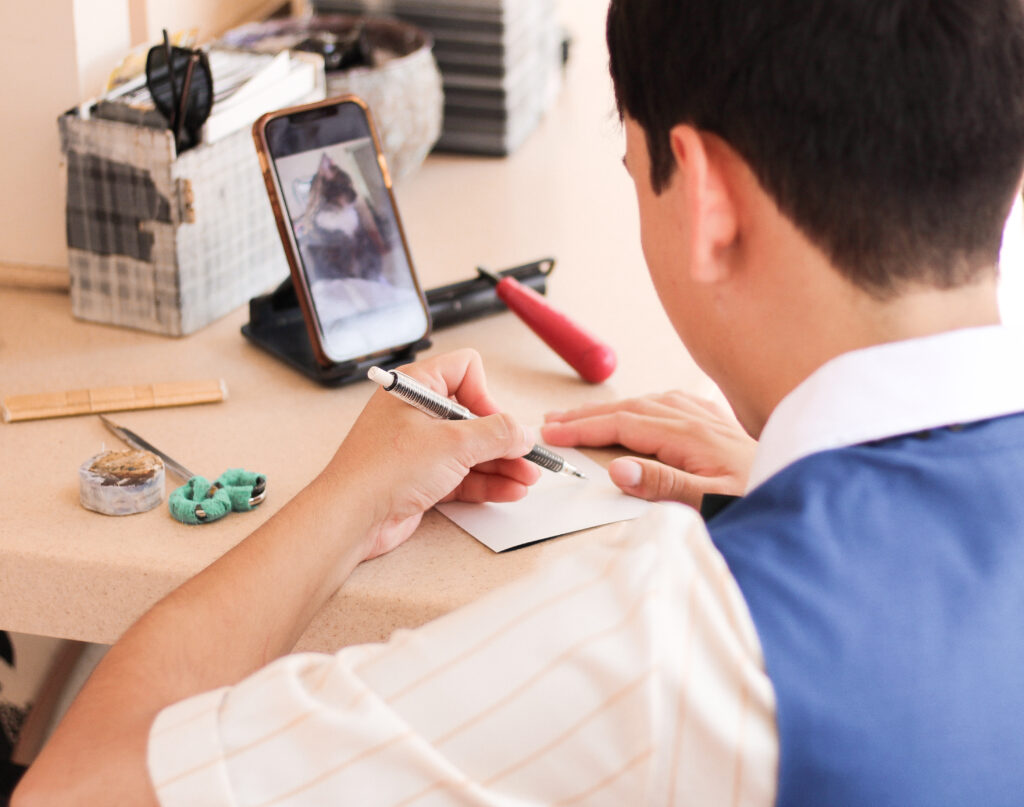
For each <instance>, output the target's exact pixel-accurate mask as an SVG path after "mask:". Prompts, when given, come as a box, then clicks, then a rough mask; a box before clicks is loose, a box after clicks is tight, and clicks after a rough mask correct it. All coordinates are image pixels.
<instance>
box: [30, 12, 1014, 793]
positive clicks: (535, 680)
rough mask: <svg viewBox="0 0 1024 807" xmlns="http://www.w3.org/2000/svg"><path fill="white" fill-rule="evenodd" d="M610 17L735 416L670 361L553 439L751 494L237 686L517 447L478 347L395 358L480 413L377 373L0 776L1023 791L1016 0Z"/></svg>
mask: <svg viewBox="0 0 1024 807" xmlns="http://www.w3.org/2000/svg"><path fill="white" fill-rule="evenodd" d="M608 39H609V47H610V51H611V68H612V75H613V79H614V82H615V88H616V94H617V98H618V101H619V105H620V110H621V112H622V114H623V117H624V122H625V128H626V139H627V153H626V167H627V169H628V170H629V172H630V174H631V176H632V178H633V180H634V182H635V185H636V192H637V197H638V200H639V207H640V217H641V229H642V237H643V246H644V252H645V256H646V258H647V261H648V264H649V267H650V271H651V276H652V278H653V280H654V283H655V286H656V287H657V290H658V293H659V295H660V297H661V299H662V301H663V303H664V306H665V310H666V311H667V312H668V315H669V316H670V318H671V319H672V321H673V323H674V325H675V327H676V329H677V330H678V332H679V335H680V337H681V338H682V339H683V341H684V342H685V343H686V346H687V348H688V349H689V350H690V352H691V353H692V355H693V356H694V357H695V359H696V360H697V361H698V362H699V363H700V364H701V366H702V367H703V368H704V369H705V370H706V371H707V372H708V373H709V374H710V375H711V376H712V378H714V379H715V381H716V382H717V383H718V384H719V385H720V387H721V388H722V390H723V392H724V393H725V395H726V397H727V398H728V400H729V402H730V404H731V405H732V407H733V409H734V411H735V413H736V415H737V417H738V418H739V420H740V422H741V423H742V424H743V426H744V428H745V429H746V431H747V432H749V434H751V435H754V436H756V437H759V438H760V440H759V443H758V444H757V445H756V447H755V445H754V443H753V442H752V440H751V439H750V438H749V437H746V436H744V435H743V434H741V433H740V432H739V431H738V430H737V429H736V428H735V427H734V426H732V425H731V422H730V420H729V419H728V418H726V417H725V416H723V415H720V414H719V413H717V411H716V410H715V409H714V408H713V407H710V406H708V405H706V404H704V403H702V402H699V401H695V400H694V399H691V398H689V397H687V396H685V395H682V394H678V393H676V394H669V395H666V396H658V397H653V398H648V399H641V400H636V401H627V402H623V403H620V404H617V405H611V406H607V407H593V408H589V409H584V410H579V411H576V412H569V413H562V414H557V415H553V416H552V417H551V418H550V422H549V423H548V425H547V426H546V428H545V432H544V436H545V438H546V439H548V440H549V441H551V442H555V443H562V444H572V443H579V444H590V445H594V444H603V443H611V442H618V443H621V444H624V445H626V446H628V447H630V448H632V449H634V450H637V451H640V452H643V453H647V454H656V455H657V456H658V457H659V459H660V460H661V462H657V461H654V460H649V459H641V458H637V459H629V458H626V459H620V460H617V461H615V462H614V463H613V466H612V475H613V478H614V479H615V480H616V481H617V483H618V484H620V485H621V486H622V487H623V488H624V489H626V490H627V491H630V492H633V493H635V494H637V495H642V496H647V497H651V498H670V499H678V500H682V501H688V502H690V503H693V504H696V503H697V502H698V501H699V500H700V499H701V497H702V494H704V493H705V492H708V491H710V492H719V493H743V492H745V493H746V495H745V496H744V497H743V498H742V499H740V500H739V501H736V502H734V503H732V504H731V505H730V506H728V507H727V508H726V509H724V511H722V512H720V513H718V514H717V515H715V516H713V517H711V518H710V520H709V522H708V527H709V528H710V531H711V536H710V537H709V536H708V533H707V532H706V531H705V529H704V527H703V524H702V523H701V522H700V520H699V519H698V518H697V516H696V515H695V514H694V513H693V511H691V510H687V509H685V508H682V507H679V506H676V505H664V506H661V507H658V508H654V510H653V511H652V513H651V515H650V516H648V517H645V518H644V519H641V520H640V521H638V522H635V523H634V524H632V525H630V526H629V528H627V529H626V530H625V531H624V533H623V535H622V537H621V538H619V539H618V540H616V541H612V542H606V543H601V544H595V545H588V546H585V547H581V548H580V550H579V552H578V553H577V554H576V555H574V556H573V557H571V558H569V559H568V560H567V561H566V562H565V563H564V564H562V565H560V566H559V567H557V568H555V569H549V570H547V571H545V572H544V573H543V574H542V575H539V576H537V577H535V578H532V579H530V580H528V581H525V582H524V583H522V584H519V585H516V586H513V587H511V588H509V589H504V590H502V591H500V592H496V593H495V594H494V595H492V596H489V597H487V598H485V599H484V600H482V601H481V602H479V603H476V604H474V605H473V606H471V607H468V608H465V609H462V610H460V611H458V612H456V613H454V614H452V615H450V616H448V617H445V618H443V619H441V620H438V621H436V622H434V623H431V624H430V625H428V626H426V627H425V628H423V629H421V630H419V631H416V632H412V633H407V634H403V635H401V636H400V637H397V638H396V639H394V640H393V641H392V642H390V643H389V644H387V645H382V646H373V647H357V648H348V649H345V650H342V651H341V652H339V653H338V654H336V655H334V656H319V655H312V654H307V655H300V656H287V657H285V658H283V659H279V660H278V661H276V662H274V663H273V664H270V665H269V666H268V667H266V668H265V669H263V670H261V671H260V672H257V673H256V674H255V675H252V676H251V677H249V678H248V679H246V680H242V679H243V678H245V676H248V675H250V674H251V673H252V672H253V671H254V670H256V669H258V668H259V667H261V666H262V665H263V664H265V663H266V662H268V661H270V660H272V659H274V658H275V657H277V656H280V655H282V654H284V653H286V652H287V651H288V649H289V648H290V647H291V646H292V644H293V642H294V640H295V638H296V637H297V636H298V635H299V633H300V632H301V630H302V629H303V627H304V626H305V625H306V623H307V621H308V620H309V618H310V617H311V616H312V614H313V613H315V611H316V610H317V609H318V608H319V607H320V605H321V604H322V603H323V602H324V600H325V599H326V598H327V597H328V596H329V595H330V594H331V593H332V592H333V591H334V590H335V589H336V588H337V587H338V586H339V585H341V583H342V582H343V581H344V579H345V577H346V576H347V574H348V573H349V572H350V571H351V569H352V568H353V567H354V566H355V565H356V564H357V563H359V562H360V561H361V560H362V559H364V558H367V557H373V556H375V555H378V554H380V553H382V552H386V551H388V550H389V549H391V548H393V547H394V546H396V545H398V544H399V543H401V541H403V540H404V539H405V538H406V537H407V536H408V535H409V534H410V533H411V532H412V531H413V529H414V528H415V526H416V524H417V523H418V521H419V518H420V515H421V514H422V512H423V511H424V510H425V509H426V508H428V507H430V506H431V505H433V504H434V503H435V502H437V501H439V500H441V499H443V498H446V497H451V496H459V497H462V498H467V499H470V500H480V499H509V498H515V497H518V496H521V495H523V494H524V493H525V486H526V485H528V484H529V483H531V482H532V481H533V480H534V479H535V478H536V470H535V469H532V468H529V467H527V466H526V464H525V463H523V462H522V461H521V460H517V459H513V458H515V457H517V456H520V455H522V454H523V453H525V451H526V450H527V449H528V447H529V445H530V439H529V437H528V436H527V435H526V434H525V433H524V432H523V431H522V430H521V429H520V428H519V427H518V426H517V425H516V424H515V423H513V422H512V421H511V420H510V419H509V418H507V417H505V416H502V415H498V414H493V413H494V405H493V403H492V402H491V400H490V399H489V397H488V396H487V393H486V389H485V387H484V383H483V375H482V370H481V368H480V365H479V360H478V359H477V358H476V357H474V356H473V355H472V354H467V353H461V354H456V355H452V356H446V357H439V358H437V359H434V360H431V361H428V362H425V363H423V364H420V365H416V366H413V367H412V368H410V372H411V373H414V374H416V375H417V376H418V377H420V378H421V379H423V380H424V381H426V382H428V383H430V384H431V385H432V386H434V387H435V388H436V389H438V390H442V391H446V392H448V393H452V394H455V395H456V396H457V397H458V398H459V399H460V400H461V401H462V402H463V403H465V404H466V405H467V406H469V407H470V408H472V409H474V410H475V411H477V412H478V413H480V414H482V415H487V417H483V418H481V419H479V420H477V421H471V422H458V423H449V422H441V421H433V420H428V419H426V418H422V417H420V416H419V415H418V414H417V413H415V412H413V411H411V410H410V409H409V407H405V406H403V405H401V404H400V403H398V402H396V401H393V400H392V399H390V398H388V397H387V396H385V395H383V394H380V393H378V394H377V395H375V397H374V398H373V399H372V400H371V402H370V404H369V405H368V406H367V408H366V410H365V411H364V412H363V414H362V416H361V417H360V419H359V421H358V422H357V423H356V425H355V426H354V427H353V429H352V431H351V433H350V434H349V436H348V437H347V438H346V440H345V442H344V443H343V444H342V446H341V447H340V448H339V450H338V453H337V455H336V456H335V458H334V459H333V460H332V462H331V464H330V466H329V467H328V468H327V469H326V470H325V471H324V473H323V474H322V475H321V476H320V477H318V478H317V479H316V480H315V481H314V482H313V483H312V484H311V485H310V486H309V487H308V488H307V489H306V490H305V491H303V492H302V493H301V494H300V495H299V496H298V497H297V498H296V499H295V500H294V501H293V502H292V503H290V504H289V505H288V506H286V508H284V510H283V511H282V513H281V514H280V515H279V516H277V517H275V518H274V519H273V520H271V521H270V522H268V523H267V524H266V525H265V526H264V527H263V528H261V529H260V530H259V531H257V532H256V533H254V534H253V535H252V536H251V537H250V538H249V539H247V540H246V541H245V542H243V543H242V544H241V545H239V546H238V547H237V548H236V549H235V550H233V551H232V552H230V553H229V554H228V555H226V556H225V557H224V558H223V559H221V560H220V561H218V562H217V563H216V564H214V565H213V566H211V567H210V568H209V569H208V570H206V571H204V572H203V573H202V574H200V575H199V576H197V577H196V578H195V579H194V580H192V581H190V582H189V583H188V584H186V585H185V586H183V587H182V588H181V589H180V590H179V591H177V592H175V593H174V594H172V595H171V596H170V597H169V598H167V599H166V600H165V601H164V602H162V603H160V604H159V605H158V606H156V607H155V608H154V609H153V611H151V612H150V613H149V614H148V615H147V616H145V617H144V618H143V619H142V620H141V621H140V622H139V623H138V624H137V625H136V626H135V627H133V628H132V629H131V630H130V631H129V632H128V633H127V634H126V635H125V636H124V638H123V639H122V640H121V641H120V642H119V643H118V644H117V645H116V646H115V647H114V648H113V649H112V650H111V652H110V653H109V655H108V657H107V658H106V659H105V661H104V662H103V664H102V665H101V667H100V668H98V670H97V672H96V673H95V675H94V676H93V678H92V679H91V680H90V682H89V684H88V685H87V687H86V688H85V690H84V691H83V693H82V695H81V697H80V698H79V700H78V701H77V702H76V703H75V705H74V706H73V707H72V709H71V711H70V712H69V714H68V716H67V718H66V719H65V721H64V724H63V725H62V727H61V728H60V729H59V730H58V731H57V733H56V734H55V735H54V737H53V739H52V740H51V743H50V745H49V746H48V747H47V749H46V750H45V751H44V753H43V755H42V756H41V757H40V759H39V761H38V762H37V763H36V766H34V767H33V768H32V769H31V770H30V771H29V773H28V775H27V777H26V779H25V781H24V783H23V787H22V789H21V790H19V791H18V793H17V794H16V796H15V802H14V803H15V805H16V807H25V805H33V804H49V803H74V804H110V803H125V804H155V803H157V799H159V802H160V803H162V804H164V805H178V804H182V805H184V804H188V805H202V804H238V805H255V804H265V805H271V804H275V805H276V804H282V805H284V804H289V805H299V804H302V805H312V804H332V803H339V802H342V801H343V800H344V801H345V802H349V803H357V804H388V805H399V804H415V805H424V804H451V803H464V804H470V803H472V804H493V805H498V804H512V803H515V804H523V803H531V804H556V803H558V804H571V803H577V804H579V803H586V804H595V803H596V804H662V803H670V802H671V803H677V802H683V803H695V804H713V805H718V804H727V803H728V804H749V805H768V804H772V803H778V804H829V805H854V804H860V805H863V804H870V805H888V804H892V805H896V804H899V805H904V804H929V805H934V804H950V805H952V804H957V805H959V804H985V805H1002V804H1005V805H1009V804H1013V803H1017V802H1019V794H1020V793H1021V792H1024V766H1021V765H1020V759H1021V758H1022V757H1024V739H1022V738H1024V733H1022V732H1021V731H1020V727H1019V725H1018V722H1017V721H1018V718H1017V716H1018V715H1019V714H1021V713H1024V687H1022V686H1021V685H1020V683H1019V670H1020V669H1021V668H1022V666H1024V632H1022V631H1021V630H1020V627H1019V617H1020V614H1021V613H1024V584H1022V582H1021V581H1022V580H1024V496H1022V495H1021V494H1020V492H1019V491H1020V484H1021V483H1020V480H1021V479H1022V478H1024V414H1022V413H1024V380H1022V377H1021V373H1020V372H1019V367H1020V361H1021V357H1022V355H1024V353H1022V349H1021V346H1020V345H1019V343H1017V342H1016V341H1015V340H1013V339H1012V338H1011V337H1010V336H1008V335H1007V334H1006V333H1005V332H1004V331H1003V329H1002V328H1000V327H999V326H998V324H997V323H998V312H997V308H996V295H995V275H996V270H995V261H996V257H997V254H998V249H999V240H1000V234H1001V232H1002V225H1003V221H1004V219H1005V216H1006V213H1007V211H1008V210H1009V208H1010V203H1011V201H1012V199H1013V197H1014V194H1015V193H1019V192H1020V180H1021V176H1022V172H1024V9H1022V7H1021V3H1020V0H892V1H891V2H888V3H884V4H883V3H866V2H864V0H799V2H798V0H758V2H751V1H750V0H746V1H745V2H744V1H743V0H613V2H612V5H611V9H610V12H609V22H608ZM396 445H402V446H407V445H417V446H419V447H420V451H419V453H418V454H417V456H415V457H410V456H408V455H406V454H404V453H403V454H402V455H401V456H396V455H395V451H394V450H393V448H392V446H396ZM368 503H369V504H368ZM295 535H302V537H303V540H301V541H295V540H294V536H295ZM239 682H241V683H239ZM196 693H203V694H198V695H197V694H196ZM179 701H181V702H180V703H179Z"/></svg>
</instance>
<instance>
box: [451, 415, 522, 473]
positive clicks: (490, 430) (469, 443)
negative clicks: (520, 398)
mask: <svg viewBox="0 0 1024 807" xmlns="http://www.w3.org/2000/svg"><path fill="white" fill-rule="evenodd" d="M457 425H458V429H459V435H460V446H459V459H460V460H461V461H462V462H463V463H464V464H465V465H466V467H467V468H472V467H473V466H474V465H479V464H480V463H481V462H488V461H489V460H494V459H499V458H505V459H514V458H516V457H522V456H523V455H525V454H529V453H530V449H531V448H533V443H534V439H533V435H532V434H531V433H530V430H529V429H527V428H526V427H525V426H523V425H522V424H520V423H519V422H517V421H516V419H515V418H513V417H512V416H511V415H508V414H505V413H504V412H499V413H498V414H495V415H488V416H487V417H482V418H476V419H475V420H465V421H458V422H457Z"/></svg>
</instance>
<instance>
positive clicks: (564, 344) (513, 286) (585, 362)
mask: <svg viewBox="0 0 1024 807" xmlns="http://www.w3.org/2000/svg"><path fill="white" fill-rule="evenodd" d="M477 272H479V273H480V275H481V276H482V277H486V278H487V279H488V280H490V281H491V282H492V283H494V284H495V292H496V293H497V295H498V299H500V300H501V301H502V302H503V303H505V305H507V306H508V307H509V310H511V311H512V312H513V313H515V315H516V316H518V317H519V318H520V319H521V320H522V321H523V322H525V323H526V324H527V325H528V326H530V329H531V330H532V331H533V332H534V333H535V334H537V336H539V337H540V338H541V339H543V340H544V341H545V342H546V343H547V345H548V347H550V348H551V349H552V350H553V351H555V353H557V354H558V355H559V356H561V357H562V358H563V359H565V360H566V361H567V362H568V363H569V364H570V365H571V366H572V368H573V369H574V370H575V371H576V372H577V373H579V374H580V377H581V378H582V379H583V380H584V381H589V382H590V383H591V384H599V383H601V382H602V381H604V380H605V379H606V378H608V376H610V375H611V374H612V372H613V371H614V370H615V351H614V350H612V349H611V348H610V347H608V345H606V344H604V343H603V342H600V341H598V340H597V339H596V338H594V337H593V336H591V335H590V334H589V333H587V332H586V331H585V330H583V328H581V327H580V326H579V325H577V324H576V323H575V322H573V321H572V320H571V319H569V318H568V317H567V316H566V315H565V314H563V313H562V312H561V311H556V310H555V309H554V308H552V307H551V305H550V303H548V301H547V300H545V299H544V298H543V297H541V296H540V295H539V294H537V292H535V291H534V290H533V289H531V288H529V287H528V286H524V285H523V284H522V283H520V282H519V281H518V280H516V279H515V278H514V277H508V276H505V277H501V276H499V275H496V274H494V273H493V272H490V271H488V270H487V269H484V268H483V267H480V266H478V267H477Z"/></svg>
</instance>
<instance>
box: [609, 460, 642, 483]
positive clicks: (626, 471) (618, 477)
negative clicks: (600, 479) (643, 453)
mask: <svg viewBox="0 0 1024 807" xmlns="http://www.w3.org/2000/svg"><path fill="white" fill-rule="evenodd" d="M608 475H609V476H610V477H611V478H612V482H614V483H615V484H616V485H618V486H619V487H622V488H635V487H636V486H637V485H639V484H640V479H641V477H642V476H643V468H641V467H640V463H639V462H634V461H633V460H624V459H618V460H612V464H611V465H609V466H608Z"/></svg>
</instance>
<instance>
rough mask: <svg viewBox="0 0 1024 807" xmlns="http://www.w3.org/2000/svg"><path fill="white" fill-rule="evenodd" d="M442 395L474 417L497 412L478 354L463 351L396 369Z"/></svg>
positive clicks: (466, 349) (473, 351)
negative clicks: (457, 403)
mask: <svg viewBox="0 0 1024 807" xmlns="http://www.w3.org/2000/svg"><path fill="white" fill-rule="evenodd" d="M399 369H400V370H401V371H402V372H403V373H406V374H407V375H409V376H411V377H412V378H415V379H416V380H417V381H421V382H423V383H424V384H426V385H427V386H428V387H430V388H431V389H433V390H435V391H436V392H440V393H441V394H442V395H448V396H451V397H455V398H457V399H458V401H459V402H460V403H461V404H462V405H463V406H466V407H467V408H469V410H470V411H472V412H473V413H474V414H477V415H492V414H494V413H495V412H497V411H498V406H497V404H495V402H494V401H493V399H492V398H491V396H490V393H489V392H488V391H487V380H486V377H485V376H484V365H483V361H482V360H481V359H480V354H479V353H477V352H476V351H475V350H471V349H469V348H464V349H462V350H455V351H453V352H451V353H445V354H442V355H440V356H435V357H433V358H430V359H425V360H423V361H419V362H416V363H415V364H408V365H405V366H404V367H400V368H399Z"/></svg>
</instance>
